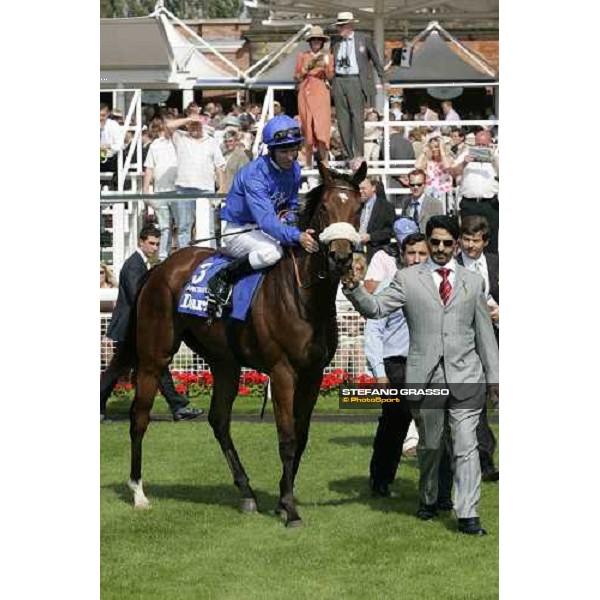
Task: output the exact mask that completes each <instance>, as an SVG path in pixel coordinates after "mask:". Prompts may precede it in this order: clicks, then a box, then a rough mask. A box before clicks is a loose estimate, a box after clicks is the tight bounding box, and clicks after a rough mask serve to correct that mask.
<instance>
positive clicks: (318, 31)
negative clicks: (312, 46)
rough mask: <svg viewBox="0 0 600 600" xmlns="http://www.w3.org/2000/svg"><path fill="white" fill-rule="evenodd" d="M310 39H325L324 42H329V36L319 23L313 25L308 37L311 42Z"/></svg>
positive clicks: (307, 39)
mask: <svg viewBox="0 0 600 600" xmlns="http://www.w3.org/2000/svg"><path fill="white" fill-rule="evenodd" d="M310 40H323V41H324V42H328V41H329V36H328V35H325V34H324V33H323V29H322V28H321V27H320V26H319V25H312V26H311V28H310V33H309V34H308V37H307V38H306V41H307V42H310Z"/></svg>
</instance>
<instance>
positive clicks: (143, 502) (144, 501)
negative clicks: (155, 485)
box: [133, 498, 150, 510]
mask: <svg viewBox="0 0 600 600" xmlns="http://www.w3.org/2000/svg"><path fill="white" fill-rule="evenodd" d="M133 508H135V509H136V510H146V509H147V508H150V500H148V498H140V499H139V500H138V499H136V500H134V502H133Z"/></svg>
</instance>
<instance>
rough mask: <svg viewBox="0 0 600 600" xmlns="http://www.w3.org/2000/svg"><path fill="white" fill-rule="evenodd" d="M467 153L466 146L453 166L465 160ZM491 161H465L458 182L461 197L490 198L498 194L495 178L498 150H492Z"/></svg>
mask: <svg viewBox="0 0 600 600" xmlns="http://www.w3.org/2000/svg"><path fill="white" fill-rule="evenodd" d="M468 153H469V150H468V148H467V149H465V151H464V152H463V153H462V154H461V155H460V156H459V157H458V158H457V159H456V161H455V162H454V165H453V166H457V165H459V164H461V163H463V162H464V161H465V156H467V154H468ZM493 156H494V160H493V162H491V163H490V162H479V161H476V160H473V161H471V162H468V163H465V168H464V169H463V172H462V178H461V182H460V195H461V196H462V197H463V198H491V197H492V196H496V195H497V194H498V181H497V179H496V175H497V174H498V171H497V164H498V150H497V149H496V150H494V155H493Z"/></svg>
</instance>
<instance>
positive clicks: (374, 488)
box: [371, 479, 391, 498]
mask: <svg viewBox="0 0 600 600" xmlns="http://www.w3.org/2000/svg"><path fill="white" fill-rule="evenodd" d="M371 495H372V496H377V497H379V498H389V497H390V495H391V494H390V486H389V485H388V484H387V483H383V482H380V481H373V480H372V479H371Z"/></svg>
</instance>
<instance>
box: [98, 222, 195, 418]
mask: <svg viewBox="0 0 600 600" xmlns="http://www.w3.org/2000/svg"><path fill="white" fill-rule="evenodd" d="M159 244H160V230H159V229H157V228H156V227H155V226H154V225H146V226H144V227H143V228H142V230H141V231H140V239H139V247H138V249H137V250H136V251H135V252H134V253H133V254H132V255H131V256H130V257H129V258H128V259H127V260H126V261H125V262H124V263H123V267H122V269H121V273H120V275H119V295H118V297H117V304H116V306H115V310H114V311H113V314H112V319H111V321H110V324H109V326H108V329H107V331H106V336H107V337H109V338H111V339H112V340H114V341H115V342H116V345H117V348H116V352H115V355H116V354H118V351H119V344H123V343H124V342H125V338H126V337H127V332H128V329H129V315H130V313H131V308H132V307H133V304H134V302H135V300H136V297H137V293H138V290H139V288H140V285H141V283H142V281H143V278H144V275H145V274H146V273H147V272H148V269H149V268H150V263H149V259H150V258H151V257H152V256H154V255H155V254H156V253H157V252H158V247H159ZM122 372H123V369H122V366H121V365H120V363H119V361H117V360H115V359H114V358H113V360H112V361H111V362H110V364H109V365H108V368H107V369H106V371H105V372H104V373H103V374H102V378H101V379H100V421H103V420H104V415H105V414H106V403H107V402H108V398H109V397H110V394H111V393H112V390H113V388H114V387H115V385H116V383H117V381H118V380H119V377H120V376H121V374H122ZM159 389H160V391H161V392H162V394H163V396H164V397H165V399H166V401H167V403H168V405H169V408H170V409H171V412H172V413H173V418H174V420H175V421H181V420H183V419H194V418H196V417H197V416H198V415H200V414H202V411H201V410H196V409H194V408H188V407H187V406H186V405H187V404H189V402H190V401H189V400H188V399H187V398H186V397H184V396H182V395H180V394H178V393H177V392H176V390H175V385H174V384H173V378H172V377H171V373H170V372H169V370H168V369H165V372H164V373H163V375H162V377H161V378H160V382H159Z"/></svg>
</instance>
